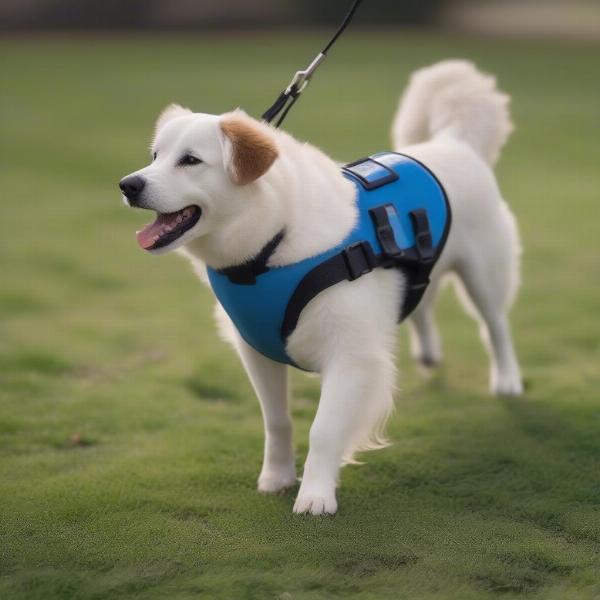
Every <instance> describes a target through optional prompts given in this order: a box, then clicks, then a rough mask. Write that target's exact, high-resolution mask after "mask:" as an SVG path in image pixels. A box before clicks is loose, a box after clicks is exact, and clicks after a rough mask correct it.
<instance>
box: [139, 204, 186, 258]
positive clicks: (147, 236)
mask: <svg viewBox="0 0 600 600" xmlns="http://www.w3.org/2000/svg"><path fill="white" fill-rule="evenodd" d="M178 214H179V213H171V214H168V215H162V214H161V215H158V217H156V221H154V223H149V224H148V225H146V227H144V229H142V230H141V231H138V232H137V234H136V237H137V241H138V244H139V245H140V246H141V247H142V248H143V249H144V250H147V249H148V248H151V247H152V246H154V244H155V243H156V241H157V240H158V239H159V238H160V236H161V234H162V233H166V232H167V231H169V230H170V229H172V228H173V227H174V226H175V224H176V222H177V215H178Z"/></svg>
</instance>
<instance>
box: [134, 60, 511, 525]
mask: <svg viewBox="0 0 600 600" xmlns="http://www.w3.org/2000/svg"><path fill="white" fill-rule="evenodd" d="M508 101H509V99H508V97H507V96H505V95H504V94H501V93H500V92H498V91H497V89H496V85H495V79H494V78H493V77H491V76H488V75H484V74H482V73H481V72H479V71H478V70H477V69H476V68H475V67H474V65H472V64H471V63H469V62H466V61H458V60H456V61H445V62H441V63H438V64H436V65H434V66H431V67H428V68H425V69H422V70H420V71H417V72H416V73H415V74H414V75H413V76H412V78H411V80H410V85H409V86H408V88H407V90H406V93H405V94H404V97H403V98H402V100H401V103H400V107H399V110H398V113H397V116H396V118H395V121H394V125H393V131H392V136H393V147H394V149H395V150H398V151H402V152H403V153H406V154H408V155H409V156H413V157H415V158H416V159H418V160H420V161H421V162H423V163H424V164H426V165H427V166H428V167H429V168H430V169H431V170H432V171H433V172H434V173H435V174H436V175H437V177H438V178H439V179H440V180H441V182H442V183H443V185H444V187H445V189H446V191H447V193H448V196H449V200H450V204H451V207H452V229H451V231H450V235H449V237H448V240H447V243H446V247H445V249H444V252H443V253H442V256H441V258H440V259H439V262H438V263H437V265H436V266H435V269H434V271H433V274H432V281H431V285H430V286H429V289H428V291H427V293H426V294H425V296H424V298H423V300H422V301H421V303H420V304H419V306H418V308H417V309H416V310H415V312H414V313H413V314H412V315H411V317H410V319H409V325H410V333H411V348H412V354H413V355H414V357H415V358H416V359H417V360H418V361H420V362H421V363H422V364H423V365H425V366H433V365H436V364H438V363H439V362H440V361H441V359H442V348H441V344H440V337H439V334H438V331H437V328H436V325H435V322H434V318H433V312H432V306H433V303H434V299H435V296H436V292H437V290H438V289H439V287H440V281H441V280H442V278H443V277H444V275H446V274H453V275H454V276H455V277H454V281H455V283H456V286H457V288H458V291H459V296H460V298H461V300H462V301H463V303H464V304H465V307H466V308H467V309H468V311H469V313H470V314H471V315H473V316H474V317H475V318H476V319H477V321H478V323H479V326H480V332H481V337H482V339H483V341H484V343H485V345H486V348H487V349H488V352H489V355H490V361H491V375H490V387H491V390H492V392H494V393H496V394H511V395H517V394H520V393H521V392H522V384H521V376H520V373H519V365H518V362H517V358H516V355H515V352H514V349H513V344H512V341H511V334H510V330H509V323H508V316H507V313H508V310H509V308H510V305H511V303H512V301H513V299H514V297H515V294H516V291H517V288H518V285H519V255H520V244H519V237H518V232H517V227H516V223H515V220H514V218H513V216H512V214H511V212H510V210H509V208H508V206H507V205H506V204H505V202H504V201H503V199H502V196H501V194H500V191H499V189H498V186H497V183H496V181H495V178H494V175H493V173H492V170H491V168H490V165H492V164H493V163H494V162H495V160H496V159H497V157H498V155H499V151H500V148H501V147H502V145H503V144H504V142H505V141H506V139H507V137H508V135H509V134H510V132H511V129H512V126H511V123H510V118H509V114H508V109H507V106H508ZM233 116H234V117H235V118H237V119H241V120H242V122H245V123H246V125H247V126H248V127H252V128H255V131H257V132H258V133H259V135H261V136H266V138H267V139H268V140H270V142H273V143H274V144H275V145H276V147H277V152H278V158H277V159H276V160H275V162H274V163H273V165H272V166H271V168H270V169H269V170H268V171H267V172H266V173H265V174H263V175H262V176H260V177H258V179H256V180H255V181H253V182H251V183H248V184H246V185H237V184H236V183H235V182H234V181H232V177H231V168H232V162H231V161H232V152H234V148H233V147H232V143H231V140H229V139H228V137H227V135H225V134H224V132H223V129H222V127H221V125H222V123H223V120H224V119H231V118H232V113H229V114H226V115H222V116H212V115H204V114H193V113H192V112H191V111H188V110H187V109H183V108H181V107H178V106H171V107H169V108H168V109H167V110H166V111H165V112H164V113H163V114H162V115H161V116H160V118H159V121H158V123H157V128H156V136H155V140H154V143H153V150H154V151H156V152H157V154H158V155H157V158H156V160H155V161H154V162H153V163H152V164H150V165H149V166H148V167H146V168H144V169H142V170H140V171H138V172H136V174H137V175H140V176H143V177H144V178H145V179H146V182H147V184H146V190H147V192H146V193H147V201H146V205H147V206H148V207H150V208H154V209H156V210H158V211H160V212H173V211H176V210H180V209H182V208H183V207H185V206H187V205H190V204H196V205H199V206H200V207H201V208H202V211H203V213H202V217H201V219H200V221H199V222H198V224H197V225H195V226H194V227H193V228H192V229H191V230H190V231H188V232H187V233H186V234H184V235H183V236H182V238H180V239H179V240H176V241H175V242H173V243H172V244H171V245H170V246H168V247H167V248H165V249H162V250H160V251H157V253H162V252H164V251H168V250H171V249H174V248H179V249H180V251H181V252H182V253H183V254H185V255H186V256H188V257H189V258H190V259H191V261H192V263H193V264H194V267H195V270H196V271H197V272H198V274H199V275H200V276H201V278H202V279H203V280H204V281H206V277H205V268H204V265H205V264H209V265H210V266H211V267H214V268H219V267H224V266H230V265H233V264H239V263H241V262H243V261H245V260H246V259H248V258H251V257H252V256H254V255H256V253H257V252H258V251H259V250H260V249H261V248H262V247H263V246H264V245H265V243H266V242H267V241H268V240H270V239H271V238H272V237H273V236H274V235H275V234H276V233H277V232H278V231H280V230H281V229H285V237H284V240H283V242H282V243H281V245H280V246H279V247H278V248H277V250H276V252H275V254H274V256H273V257H272V259H271V261H270V264H271V265H273V266H276V265H285V264H288V263H293V262H296V261H299V260H302V259H304V258H307V257H309V256H312V255H315V254H317V253H319V252H321V251H323V250H325V249H327V248H329V247H331V246H333V245H335V244H337V243H338V242H340V241H341V240H342V239H343V238H344V237H345V236H346V235H347V233H348V232H349V231H350V230H351V228H352V227H353V225H354V223H355V221H356V218H357V211H356V207H355V191H354V187H353V185H352V184H350V183H349V182H348V181H347V180H346V179H345V178H343V177H342V175H341V174H340V171H339V167H338V165H337V164H336V163H335V162H334V161H332V160H331V159H330V158H328V157H327V156H326V155H325V154H323V153H322V152H321V151H320V150H318V149H316V148H315V147H313V146H311V145H310V144H306V143H301V142H298V141H296V140H295V139H294V138H292V137H291V136H290V135H288V134H287V133H285V132H283V131H279V130H276V129H274V128H272V127H270V126H267V125H265V124H262V123H259V122H257V121H255V120H253V119H250V117H248V116H246V115H245V114H244V113H241V112H239V111H237V112H235V113H233ZM187 150H192V151H193V152H194V154H195V155H196V156H198V157H201V158H202V160H203V164H201V165H198V166H194V167H191V168H187V169H181V168H179V169H177V168H175V167H174V165H175V162H176V160H177V158H178V156H179V155H180V154H181V153H182V152H185V151H187ZM403 295H404V280H403V276H402V275H401V274H400V273H399V272H398V271H396V270H383V269H378V270H375V271H373V272H372V273H370V274H368V275H365V276H363V277H361V278H360V279H358V280H356V281H354V282H343V283H340V284H338V285H336V286H334V287H331V288H329V289H328V290H326V291H325V292H323V293H321V294H319V295H318V296H317V297H316V298H314V299H313V300H312V301H311V302H310V303H309V305H308V306H307V307H306V309H305V310H304V312H303V313H302V316H301V318H300V321H299V323H298V326H297V328H296V330H295V331H294V332H293V334H292V335H291V336H290V338H289V340H288V345H287V350H288V353H289V355H290V356H291V357H292V358H293V359H294V361H296V363H297V364H298V365H301V366H302V367H305V368H308V369H310V370H313V371H317V372H318V373H320V374H321V377H322V391H321V399H320V402H319V406H318V410H317V413H316V416H315V420H314V422H313V425H312V427H311V430H310V449H309V452H308V457H307V459H306V463H305V466H304V476H303V479H302V483H301V486H300V490H299V493H298V497H297V499H296V503H295V505H294V511H295V512H298V513H312V514H315V515H318V514H322V513H334V512H335V511H336V510H337V501H336V493H335V490H336V485H337V481H338V475H339V470H340V467H341V465H342V464H343V462H345V461H349V460H351V459H352V456H353V454H354V452H355V451H357V450H359V449H366V448H372V447H377V446H380V445H382V444H384V443H385V440H384V439H383V437H382V428H383V425H384V424H385V421H386V419H387V417H388V415H389V413H390V411H391V409H392V405H393V392H394V380H395V360H394V349H395V332H396V322H397V315H398V310H399V306H400V304H401V301H402V298H403ZM216 313H217V320H218V323H219V327H220V331H221V333H222V335H223V337H224V338H225V339H226V340H228V341H229V342H231V344H232V345H233V346H234V348H235V349H236V350H237V352H238V354H239V356H240V358H241V360H242V362H243V365H244V367H245V369H246V371H247V373H248V376H249V378H250V380H251V382H252V385H253V386H254V389H255V391H256V394H257V396H258V398H259V400H260V404H261V407H262V413H263V417H264V424H265V432H266V440H265V452H264V462H263V468H262V471H261V473H260V476H259V479H258V489H259V490H260V491H262V492H277V491H279V490H281V489H283V488H286V487H289V486H292V485H293V484H294V483H295V481H296V469H295V461H294V449H293V443H292V423H291V420H290V416H289V412H288V382H287V368H286V367H285V366H284V365H281V364H279V363H276V362H273V361H271V360H269V359H267V358H265V357H264V356H262V355H260V354H259V353H257V352H256V351H255V350H254V349H253V348H251V347H250V346H248V344H246V343H245V342H244V341H243V340H242V339H241V337H240V336H239V334H238V332H237V330H236V328H235V326H234V325H233V324H232V322H231V321H230V319H229V318H228V316H227V315H226V314H225V312H224V311H223V310H222V309H221V308H220V306H219V305H217V311H216Z"/></svg>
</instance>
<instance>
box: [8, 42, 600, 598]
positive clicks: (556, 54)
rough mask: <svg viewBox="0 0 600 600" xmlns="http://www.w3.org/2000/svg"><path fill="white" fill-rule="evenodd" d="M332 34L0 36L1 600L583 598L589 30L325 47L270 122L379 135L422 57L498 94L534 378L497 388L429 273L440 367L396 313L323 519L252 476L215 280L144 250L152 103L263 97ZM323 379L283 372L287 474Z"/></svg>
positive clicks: (599, 367)
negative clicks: (375, 390) (331, 508)
mask: <svg viewBox="0 0 600 600" xmlns="http://www.w3.org/2000/svg"><path fill="white" fill-rule="evenodd" d="M325 37H326V34H325V32H323V33H322V34H320V35H316V34H311V35H301V34H281V35H277V36H274V35H267V34H254V35H250V34H248V35H237V36H235V35H217V34H211V35H207V34H204V33H203V34H200V33H199V34H197V35H195V36H184V35H182V36H170V37H160V36H156V37H150V36H149V37H145V36H138V35H132V36H125V35H122V36H118V37H106V38H102V37H94V36H83V35H81V36H78V37H74V38H40V39H36V38H31V37H30V38H23V39H17V38H13V39H10V38H9V39H4V40H3V41H2V42H1V43H0V53H1V55H2V61H1V66H0V69H1V72H0V73H1V75H0V77H1V91H0V102H1V106H0V120H1V136H0V145H1V156H0V177H1V189H2V195H1V199H0V261H1V262H0V273H1V278H0V315H1V319H2V320H1V326H0V327H1V328H0V378H1V379H0V398H1V403H0V598H2V599H6V600H13V599H15V600H20V599H27V600H35V599H40V600H41V599H43V600H52V599H56V598H64V599H97V600H100V599H120V598H150V599H152V598H155V599H158V598H160V599H162V598H194V599H196V598H208V599H227V600H243V599H256V600H263V599H280V600H316V599H324V598H344V599H346V598H349V599H374V600H385V599H402V598H419V599H421V598H422V599H432V598H436V599H438V598H439V599H449V598H452V599H457V600H468V599H471V598H495V597H499V598H500V597H501V598H505V599H509V598H517V597H523V596H527V597H531V598H540V599H542V598H543V599H544V600H552V599H564V598H569V599H588V598H598V597H600V391H599V390H600V285H599V283H600V260H599V258H600V256H599V255H600V225H599V222H600V193H599V189H600V175H599V166H598V156H599V150H600V78H599V77H598V75H599V68H600V48H599V47H598V46H593V45H562V44H559V43H549V42H544V43H534V42H526V41H514V40H513V41H504V42H503V41H495V40H462V39H459V38H455V37H435V36H419V35H416V34H407V33H401V32H398V33H393V32H386V33H362V34H361V33H355V32H353V33H351V34H348V36H347V37H345V38H343V39H342V40H341V41H340V43H339V45H338V46H337V47H336V48H335V51H334V52H333V54H332V55H331V57H330V58H329V59H328V60H327V62H326V64H325V65H324V66H323V67H322V70H321V71H320V72H319V74H318V76H317V78H316V79H315V81H314V83H313V84H312V85H311V87H310V88H309V89H308V91H307V93H306V95H305V97H304V98H303V99H302V100H301V101H300V102H299V103H298V104H297V105H296V108H295V109H294V111H293V112H292V113H291V114H290V116H289V118H288V121H287V123H286V125H287V126H288V127H289V129H290V130H291V131H293V132H294V133H295V134H297V135H298V136H300V137H302V138H304V139H307V140H310V141H311V142H314V143H316V144H318V145H320V146H321V147H322V148H324V149H325V150H327V151H328V152H330V153H331V154H332V155H333V156H335V157H336V158H338V159H340V160H351V159H355V158H358V157H361V156H363V155H365V154H367V153H370V152H373V151H378V150H383V149H386V148H387V147H388V129H389V124H390V121H391V118H392V115H393V112H394V109H395V106H396V102H397V98H398V96H399V94H400V91H401V90H402V87H403V85H404V84H405V82H406V79H407V77H408V75H409V73H410V72H411V71H412V70H413V69H415V68H417V67H420V66H424V65H426V64H428V63H431V62H433V61H435V60H439V59H442V58H446V57H467V58H471V59H474V60H476V61H477V62H478V64H479V65H480V66H481V67H483V68H484V69H486V70H490V71H492V72H494V73H496V74H497V75H498V77H499V81H500V84H501V87H502V88H503V89H505V90H506V91H508V92H509V93H510V94H511V95H512V96H513V112H514V119H515V122H516V124H517V131H516V133H515V135H514V137H513V138H512V139H511V141H510V143H509V145H508V146H507V147H506V148H505V152H504V154H503V157H502V160H501V162H500V164H499V167H498V174H499V179H500V183H501V186H502V189H503V191H504V194H505V196H506V197H507V199H508V201H509V202H510V204H511V206H512V208H513V210H514V212H515V213H516V215H517V218H518V220H519V224H520V229H521V232H522V237H523V241H524V247H525V254H524V259H523V288H522V292H521V294H520V297H519V299H518V303H517V305H516V307H515V310H514V311H513V315H512V321H513V324H514V331H515V338H516V343H517V347H518V351H519V355H520V358H521V362H522V365H523V371H524V376H525V379H526V385H527V392H526V395H525V397H524V398H518V399H497V398H492V397H490V396H489V394H488V392H487V369H488V365H487V358H486V357H485V355H484V353H483V350H482V347H481V345H480V343H479V340H478V338H477V330H476V326H475V325H474V323H473V322H472V321H471V320H469V319H468V318H467V317H466V316H464V315H463V313H462V311H461V309H460V308H459V307H458V304H457V303H456V301H455V299H454V297H453V295H452V293H451V292H446V293H444V295H443V298H442V301H441V303H440V307H439V315H440V321H441V326H442V331H443V335H444V340H445V354H446V359H445V364H444V366H443V368H442V369H441V371H440V372H439V374H437V375H435V376H433V377H430V378H423V377H421V376H420V374H419V373H418V371H417V369H416V368H415V366H414V365H413V364H412V363H411V361H410V357H409V356H408V352H407V344H406V339H405V338H406V335H405V331H404V330H403V328H400V332H399V346H400V358H399V366H400V372H401V375H400V381H399V391H398V394H397V402H396V404H397V410H396V413H395V415H394V417H393V418H392V420H391V422H390V427H389V433H390V436H391V439H392V440H393V445H392V446H390V447H389V448H387V449H385V450H383V451H379V452H375V453H370V454H366V455H365V456H364V459H365V461H366V464H365V465H363V466H350V467H347V468H345V469H344V471H343V475H342V488H341V490H340V491H339V501H340V510H339V513H338V514H337V515H336V516H335V517H328V518H313V517H301V516H295V515H292V512H291V511H292V505H293V500H294V494H295V491H290V492H289V493H287V494H285V495H278V496H274V497H267V496H261V495H259V494H258V493H257V492H256V491H255V481H256V478H257V476H258V472H259V469H260V463H261V458H262V425H261V418H260V412H259V408H258V404H257V402H256V400H255V399H254V397H253V394H252V391H251V388H250V386H249V384H248V383H247V381H246V379H245V376H244V374H243V372H242V370H241V368H240V366H239V364H238V361H237V359H236V358H235V356H234V355H233V353H232V352H231V351H230V350H229V349H228V347H226V346H225V344H224V343H222V342H221V341H220V340H219V338H218V336H217V333H216V331H215V327H214V325H213V322H212V306H211V305H212V301H211V296H210V293H209V291H208V290H206V289H205V288H203V287H202V286H201V285H200V284H199V283H198V282H197V281H196V279H195V277H194V276H193V275H192V273H191V270H190V268H189V266H188V265H187V264H186V263H185V262H184V261H183V260H182V259H180V258H179V257H177V256H166V257H152V256H150V255H146V254H144V253H143V252H142V251H141V250H140V249H139V248H138V247H137V245H136V242H135V237H134V233H135V230H136V229H138V228H140V226H141V225H142V224H143V223H144V222H145V220H147V219H148V217H149V215H147V214H143V213H141V212H137V211H132V210H127V209H125V208H124V207H123V206H122V204H121V200H120V195H119V192H118V189H117V182H118V180H119V179H120V177H121V176H123V175H125V174H126V173H128V172H131V171H132V170H134V169H136V168H138V167H140V166H142V165H143V164H145V161H146V160H147V158H148V152H147V147H148V144H149V140H150V135H151V130H152V126H153V122H154V119H155V117H156V115H157V113H158V112H159V111H160V110H161V108H162V107H163V106H164V105H165V104H167V103H168V102H171V101H178V102H181V103H182V104H184V105H187V106H190V107H192V108H194V109H196V110H198V111H203V112H223V111H225V110H228V109H231V108H234V107H236V106H238V105H239V106H242V107H244V108H245V109H246V110H248V112H250V113H251V114H254V115H258V114H260V113H261V112H262V110H264V109H265V108H266V107H267V106H268V105H269V104H270V102H271V101H272V100H273V98H274V97H275V95H276V94H277V93H278V92H279V90H280V89H281V88H282V87H283V86H284V85H285V84H287V81H288V80H289V77H290V76H291V74H292V72H293V71H294V70H295V69H297V68H300V67H302V66H304V65H305V64H306V63H307V62H308V61H309V60H310V59H311V58H312V56H313V55H314V54H315V53H316V51H317V49H318V48H319V47H320V45H321V43H322V42H323V41H324V39H325ZM323 202H327V198H323ZM318 390H319V386H318V380H316V379H314V378H310V377H307V376H305V375H302V374H295V375H294V380H293V392H294V401H293V414H294V422H295V424H296V426H297V429H296V440H297V446H298V452H297V462H298V466H299V467H301V465H302V463H303V460H304V457H305V455H306V450H307V433H308V429H309V426H310V423H311V419H312V417H313V414H314V412H315V408H316V405H317V401H318V393H319V392H318ZM367 401H368V398H365V402H367Z"/></svg>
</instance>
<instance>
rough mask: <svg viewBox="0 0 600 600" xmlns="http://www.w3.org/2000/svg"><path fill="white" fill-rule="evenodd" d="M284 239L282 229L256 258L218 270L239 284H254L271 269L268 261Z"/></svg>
mask: <svg viewBox="0 0 600 600" xmlns="http://www.w3.org/2000/svg"><path fill="white" fill-rule="evenodd" d="M282 239H283V231H280V232H279V233H278V234H277V235H276V236H275V237H274V238H272V239H271V240H270V241H269V242H267V244H266V245H265V246H264V247H263V249H262V250H261V251H260V252H259V253H258V254H257V255H256V256H255V257H254V258H252V259H250V260H248V261H246V262H245V263H242V264H241V265H234V266H233V267H224V268H223V269H219V270H218V271H217V272H218V273H222V274H223V275H225V276H226V277H227V278H228V279H229V281H231V283H237V284H238V285H254V284H255V283H256V278H257V277H258V276H259V275H262V274H263V273H266V272H267V271H268V270H269V267H268V266H267V263H268V262H269V259H270V258H271V256H272V255H273V252H275V250H276V249H277V246H279V244H280V243H281V240H282Z"/></svg>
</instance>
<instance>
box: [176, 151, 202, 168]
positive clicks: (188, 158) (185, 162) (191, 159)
mask: <svg viewBox="0 0 600 600" xmlns="http://www.w3.org/2000/svg"><path fill="white" fill-rule="evenodd" d="M201 162H202V161H201V160H200V159H199V158H196V157H195V156H192V155H191V154H184V155H183V156H182V157H181V158H180V159H179V162H178V163H177V166H178V167H191V166H193V165H199V164H200V163H201Z"/></svg>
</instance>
